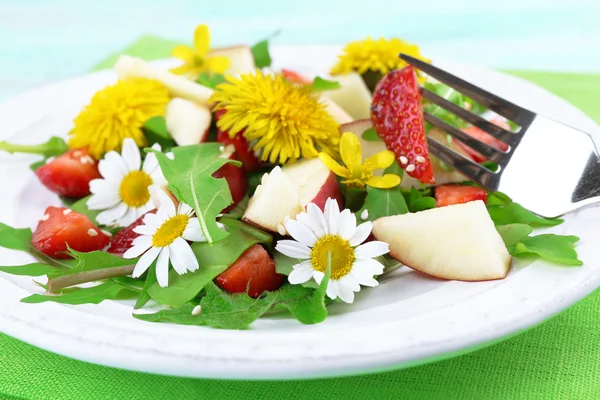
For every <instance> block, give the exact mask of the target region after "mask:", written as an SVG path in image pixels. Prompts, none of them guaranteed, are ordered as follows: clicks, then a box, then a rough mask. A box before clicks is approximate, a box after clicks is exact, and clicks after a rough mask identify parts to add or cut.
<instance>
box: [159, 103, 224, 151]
mask: <svg viewBox="0 0 600 400" xmlns="http://www.w3.org/2000/svg"><path fill="white" fill-rule="evenodd" d="M165 121H166V123H167V130H168V131H169V134H170V135H171V137H172V138H173V140H174V141H175V143H177V145H178V146H188V145H192V144H198V143H203V142H205V141H206V139H207V137H208V132H209V131H210V122H211V121H212V112H211V111H210V109H209V108H208V107H206V106H204V105H201V104H198V103H194V102H193V101H190V100H185V99H181V98H178V97H176V98H174V99H172V100H171V101H169V104H167V110H166V113H165Z"/></svg>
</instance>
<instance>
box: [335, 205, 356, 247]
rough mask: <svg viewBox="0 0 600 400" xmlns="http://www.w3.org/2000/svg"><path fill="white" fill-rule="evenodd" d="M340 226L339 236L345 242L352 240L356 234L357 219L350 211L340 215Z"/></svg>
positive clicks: (346, 210)
mask: <svg viewBox="0 0 600 400" xmlns="http://www.w3.org/2000/svg"><path fill="white" fill-rule="evenodd" d="M339 219H340V224H339V231H338V234H339V235H340V236H341V237H342V238H344V239H345V240H350V238H352V237H353V236H354V233H355V232H356V217H355V216H354V214H352V212H351V211H350V210H348V209H345V210H344V211H342V212H341V214H340V217H339Z"/></svg>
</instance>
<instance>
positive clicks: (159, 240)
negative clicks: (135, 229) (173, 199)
mask: <svg viewBox="0 0 600 400" xmlns="http://www.w3.org/2000/svg"><path fill="white" fill-rule="evenodd" d="M189 220H190V217H188V216H187V215H176V216H174V217H171V218H169V219H168V220H166V221H165V222H163V224H162V225H161V226H160V228H158V230H157V231H156V233H155V234H154V235H152V246H154V247H166V246H168V245H170V244H171V243H173V242H174V241H175V239H177V238H179V237H181V235H183V232H184V231H185V228H186V227H187V224H188V221H189Z"/></svg>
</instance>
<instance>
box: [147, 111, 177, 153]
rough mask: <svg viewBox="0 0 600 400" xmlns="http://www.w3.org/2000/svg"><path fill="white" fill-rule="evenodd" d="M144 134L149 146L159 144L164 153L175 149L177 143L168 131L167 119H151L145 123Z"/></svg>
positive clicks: (159, 117) (158, 117)
mask: <svg viewBox="0 0 600 400" xmlns="http://www.w3.org/2000/svg"><path fill="white" fill-rule="evenodd" d="M143 129H144V133H145V134H146V139H148V146H149V147H150V146H152V145H153V144H155V143H158V144H159V145H160V147H161V149H162V151H165V150H168V149H170V148H172V147H175V146H176V144H175V141H174V140H173V138H172V137H171V135H170V134H169V131H168V130H167V121H166V120H165V117H161V116H156V117H152V118H150V119H149V120H148V121H146V122H145V123H144V127H143Z"/></svg>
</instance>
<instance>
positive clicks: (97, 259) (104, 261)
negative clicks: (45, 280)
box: [53, 249, 137, 278]
mask: <svg viewBox="0 0 600 400" xmlns="http://www.w3.org/2000/svg"><path fill="white" fill-rule="evenodd" d="M69 254H70V255H71V256H72V257H73V258H74V259H75V263H76V264H75V266H74V267H73V268H71V269H69V270H67V271H65V272H64V273H61V274H59V275H54V276H53V278H55V277H57V276H65V275H72V274H77V273H80V272H86V271H95V270H99V269H105V268H113V267H124V266H127V265H133V264H135V263H136V262H137V259H127V258H123V257H119V256H116V255H114V254H111V253H107V252H105V251H100V250H96V251H90V252H89V253H82V252H80V251H76V250H73V249H69Z"/></svg>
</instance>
